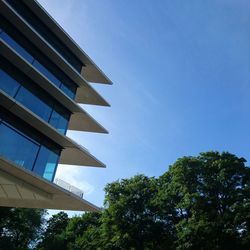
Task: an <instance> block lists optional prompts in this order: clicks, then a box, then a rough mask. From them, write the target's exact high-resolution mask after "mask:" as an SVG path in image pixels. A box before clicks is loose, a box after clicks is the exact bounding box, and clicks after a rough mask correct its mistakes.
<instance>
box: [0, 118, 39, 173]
mask: <svg viewBox="0 0 250 250" xmlns="http://www.w3.org/2000/svg"><path fill="white" fill-rule="evenodd" d="M0 138H1V141H0V155H1V156H4V157H5V158H7V159H8V160H11V161H14V162H15V163H16V164H18V165H20V166H23V167H25V168H27V169H29V170H32V167H33V165H34V162H35V159H36V155H37V153H38V150H39V146H38V144H35V143H34V142H32V141H31V140H29V139H28V138H26V137H24V136H22V135H21V134H20V133H18V132H17V131H15V130H13V129H12V128H10V127H9V126H8V125H7V124H4V123H1V124H0ZM13 145H15V146H14V147H13Z"/></svg>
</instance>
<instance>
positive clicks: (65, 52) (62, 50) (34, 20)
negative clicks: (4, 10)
mask: <svg viewBox="0 0 250 250" xmlns="http://www.w3.org/2000/svg"><path fill="white" fill-rule="evenodd" d="M7 2H8V3H9V4H11V6H12V7H13V8H14V9H15V10H16V11H17V12H18V13H19V14H20V15H21V16H22V17H23V18H24V19H25V20H26V21H27V22H28V23H29V24H30V25H31V26H32V27H33V28H34V29H35V30H36V31H37V32H38V33H39V34H40V35H41V36H42V37H43V38H44V39H45V40H46V41H47V42H48V43H49V44H50V45H51V46H52V47H53V48H54V49H55V50H56V51H57V52H58V53H59V54H60V55H61V56H62V57H63V58H64V59H65V60H66V61H67V62H68V63H69V64H70V65H71V66H72V67H73V68H74V69H75V70H76V71H78V72H79V73H80V72H81V68H82V66H83V63H82V62H81V61H80V60H79V59H78V58H77V57H76V56H75V55H74V54H73V53H72V52H71V51H70V49H69V48H68V47H67V46H66V45H65V44H64V43H63V42H62V41H61V40H60V39H59V38H58V37H57V36H56V35H55V34H54V33H53V32H52V31H51V30H50V29H49V28H48V27H47V26H46V25H45V24H44V23H43V22H42V21H41V20H40V19H39V18H38V17H37V16H36V15H35V14H34V13H33V12H32V11H31V10H30V9H29V7H28V6H26V5H25V1H20V0H7Z"/></svg>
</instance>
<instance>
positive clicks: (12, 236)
mask: <svg viewBox="0 0 250 250" xmlns="http://www.w3.org/2000/svg"><path fill="white" fill-rule="evenodd" d="M45 215H46V210H43V209H27V208H26V209H24V208H22V209H21V208H7V207H1V208H0V249H6V250H7V249H8V250H11V249H19V250H25V249H30V248H33V247H34V245H35V244H36V242H37V241H38V240H39V238H40V236H41V233H42V230H43V223H44V221H45Z"/></svg>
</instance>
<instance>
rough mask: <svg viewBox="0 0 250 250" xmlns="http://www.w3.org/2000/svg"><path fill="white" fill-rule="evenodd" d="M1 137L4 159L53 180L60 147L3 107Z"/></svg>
mask: <svg viewBox="0 0 250 250" xmlns="http://www.w3.org/2000/svg"><path fill="white" fill-rule="evenodd" d="M0 138H1V140H0V156H3V157H4V158H6V159H8V160H10V161H13V162H15V163H16V164H18V165H20V166H22V167H24V168H26V169H29V170H31V171H33V172H35V173H36V174H38V175H40V176H42V177H44V178H45V179H47V180H49V181H53V179H54V175H55V171H56V167H57V164H58V160H59V156H60V153H61V148H60V146H58V145H56V144H55V143H53V142H51V141H50V139H49V138H46V137H45V136H43V135H41V134H39V132H37V131H35V130H34V129H32V128H30V127H29V125H28V124H25V123H24V122H22V121H21V120H19V119H18V118H16V117H14V116H13V115H11V114H10V113H8V111H6V110H5V109H3V108H0ZM13 145H15V146H13Z"/></svg>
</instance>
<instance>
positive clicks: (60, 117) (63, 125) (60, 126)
mask: <svg viewBox="0 0 250 250" xmlns="http://www.w3.org/2000/svg"><path fill="white" fill-rule="evenodd" d="M69 118H70V113H69V112H68V111H67V110H65V109H64V108H62V107H60V106H55V107H54V110H53V112H52V115H51V117H50V120H49V123H50V124H51V125H52V126H53V127H55V128H56V129H57V130H58V131H59V132H60V133H62V134H66V131H67V128H68V121H69Z"/></svg>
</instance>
